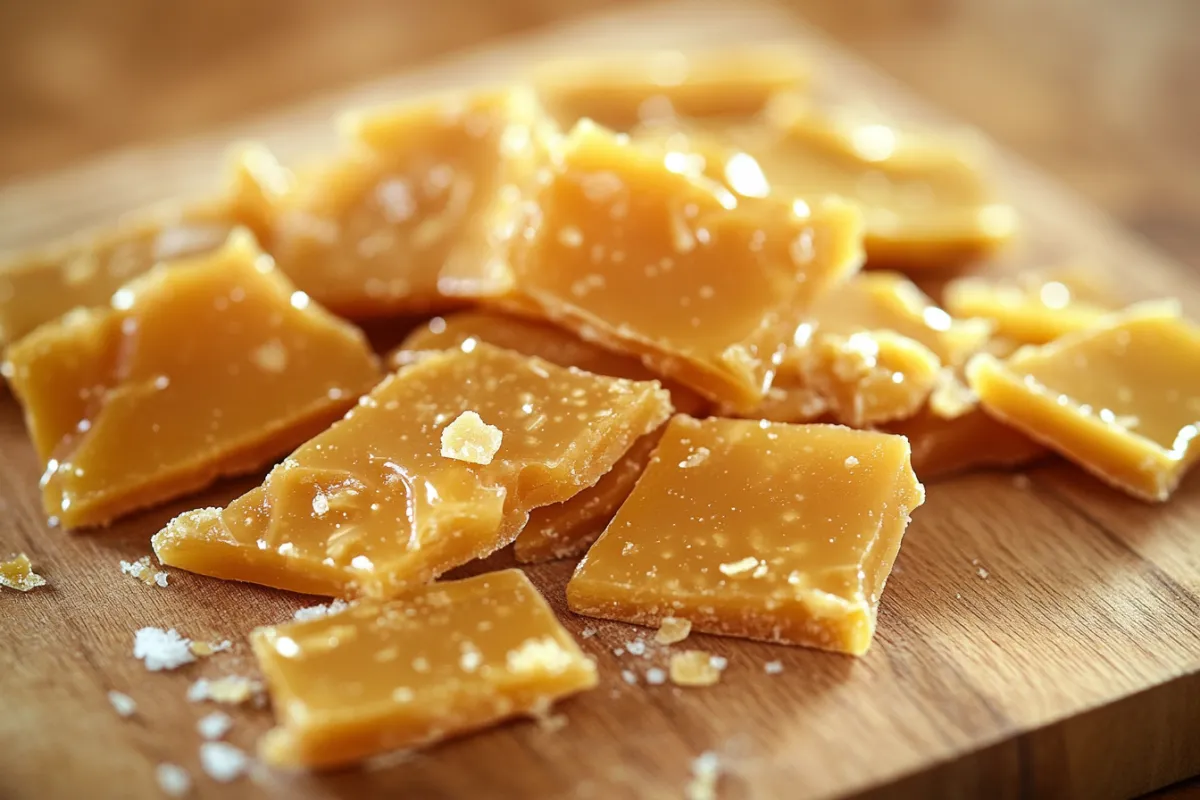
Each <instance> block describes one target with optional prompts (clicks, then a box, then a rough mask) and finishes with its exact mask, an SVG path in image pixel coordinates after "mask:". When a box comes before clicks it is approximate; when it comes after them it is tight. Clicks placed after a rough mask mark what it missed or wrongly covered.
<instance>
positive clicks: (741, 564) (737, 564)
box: [717, 556, 758, 575]
mask: <svg viewBox="0 0 1200 800" xmlns="http://www.w3.org/2000/svg"><path fill="white" fill-rule="evenodd" d="M757 566H758V559H757V558H755V557H754V556H746V557H745V558H743V559H742V560H741V561H732V562H730V563H728V564H721V565H720V566H718V567H717V569H719V570H721V572H722V573H723V574H725V575H737V574H738V573H741V572H747V571H749V570H752V569H754V568H755V567H757Z"/></svg>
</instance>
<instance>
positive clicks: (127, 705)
mask: <svg viewBox="0 0 1200 800" xmlns="http://www.w3.org/2000/svg"><path fill="white" fill-rule="evenodd" d="M108 702H110V703H112V707H113V708H114V709H116V711H117V713H118V714H119V715H121V716H122V717H132V716H133V713H134V712H135V711H137V703H136V702H134V699H133V698H132V697H130V696H129V695H127V694H125V693H124V692H118V691H116V690H113V691H111V692H109V693H108Z"/></svg>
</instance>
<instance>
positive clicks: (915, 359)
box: [750, 272, 991, 427]
mask: <svg viewBox="0 0 1200 800" xmlns="http://www.w3.org/2000/svg"><path fill="white" fill-rule="evenodd" d="M990 327H991V326H990V325H989V324H988V323H986V322H984V321H982V320H955V319H952V318H951V317H950V315H949V314H947V313H946V312H945V311H943V310H942V309H940V308H938V307H937V306H936V305H934V304H933V302H932V301H930V299H929V298H928V297H926V296H925V294H924V293H922V292H921V290H920V289H918V288H917V287H916V285H915V284H913V283H912V282H911V281H909V280H908V279H907V278H905V277H903V276H902V275H897V274H895V273H889V272H867V273H860V274H858V275H855V276H853V277H851V278H850V279H849V280H847V281H846V282H845V283H843V284H841V285H840V286H838V287H836V288H834V289H833V290H831V291H830V292H829V294H827V295H826V296H825V297H823V298H822V299H821V301H820V302H818V303H817V305H816V306H815V307H814V309H813V312H812V314H811V315H810V317H809V319H808V321H807V322H805V323H803V324H802V325H801V326H800V327H799V329H798V330H797V333H796V336H795V341H794V344H793V345H792V346H791V347H789V348H788V352H787V354H786V355H785V356H784V360H783V363H782V364H781V365H780V368H779V372H778V374H777V375H776V376H775V382H774V384H773V385H772V387H771V389H770V390H769V391H768V393H767V400H766V402H764V403H763V404H762V405H761V406H759V408H757V409H755V411H754V412H752V413H751V414H750V415H751V416H757V417H763V418H766V419H772V420H777V421H781V422H809V421H812V420H815V419H819V418H822V417H831V418H832V419H834V420H836V421H838V422H844V423H846V424H848V425H854V426H856V427H861V426H864V425H876V424H880V423H884V422H888V421H891V420H896V419H905V418H907V417H911V416H913V415H914V414H916V413H918V412H919V411H920V409H921V408H922V407H923V406H924V405H925V403H926V401H927V400H928V398H929V397H930V395H931V393H932V392H933V391H934V390H935V388H936V387H937V385H938V381H939V380H940V379H941V377H940V376H941V375H943V374H944V373H943V372H942V370H943V369H949V368H955V367H960V366H961V365H962V364H963V363H964V362H965V361H966V359H967V357H968V356H970V355H971V354H972V353H975V352H976V351H978V350H979V349H980V348H981V347H983V345H984V344H985V343H986V342H987V340H988V333H989V330H990Z"/></svg>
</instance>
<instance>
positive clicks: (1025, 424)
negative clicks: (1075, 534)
mask: <svg viewBox="0 0 1200 800" xmlns="http://www.w3.org/2000/svg"><path fill="white" fill-rule="evenodd" d="M967 379H968V381H969V382H970V385H971V388H972V389H973V390H975V392H976V393H977V394H978V395H979V399H980V402H981V403H982V404H983V407H984V408H985V409H987V411H988V412H989V413H991V414H992V415H994V416H995V417H996V418H998V419H1000V420H1002V421H1004V422H1006V423H1007V424H1009V425H1012V426H1013V427H1014V428H1017V429H1018V430H1021V431H1023V432H1025V433H1026V434H1028V435H1029V436H1030V437H1031V438H1033V439H1035V440H1037V441H1040V442H1042V443H1044V444H1046V445H1047V446H1048V447H1050V448H1052V449H1054V450H1056V451H1058V452H1059V453H1061V454H1062V455H1064V456H1066V457H1067V458H1069V459H1071V460H1072V461H1074V462H1075V463H1077V464H1079V465H1080V466H1081V467H1083V468H1084V469H1086V470H1088V471H1089V472H1091V473H1093V474H1094V475H1096V476H1097V477H1099V478H1100V479H1101V480H1104V481H1106V482H1108V483H1109V484H1111V485H1113V486H1116V487H1117V488H1119V489H1123V490H1124V491H1126V492H1128V493H1129V494H1132V495H1134V496H1135V497H1140V498H1142V499H1144V500H1151V501H1162V500H1166V499H1167V497H1169V496H1170V494H1171V492H1172V491H1174V489H1175V487H1176V486H1177V485H1178V484H1179V481H1180V479H1181V478H1182V477H1183V474H1184V473H1185V472H1186V471H1187V469H1188V467H1190V466H1191V465H1192V463H1193V462H1195V460H1196V458H1197V454H1198V453H1200V447H1197V446H1196V445H1195V444H1194V440H1195V439H1196V436H1197V432H1198V431H1200V330H1198V329H1197V328H1196V327H1195V326H1194V325H1192V324H1190V323H1188V322H1186V321H1184V320H1182V319H1180V318H1179V310H1178V307H1177V306H1176V305H1175V304H1173V303H1146V304H1142V305H1140V306H1133V307H1131V308H1129V309H1127V310H1125V311H1122V312H1119V313H1116V314H1113V315H1111V316H1109V317H1106V318H1105V319H1104V320H1103V321H1102V322H1101V323H1100V324H1099V325H1096V326H1094V327H1092V328H1088V329H1086V330H1083V331H1079V332H1077V333H1073V334H1068V335H1066V336H1063V337H1061V338H1059V339H1056V340H1055V341H1053V342H1051V343H1050V344H1047V345H1042V346H1040V347H1034V346H1028V347H1023V348H1021V349H1020V350H1018V351H1017V352H1016V353H1014V354H1013V355H1012V356H1010V357H1009V358H1007V359H1005V360H1004V361H1000V360H998V359H996V358H994V357H992V356H990V355H979V356H976V357H975V358H973V359H971V362H970V364H968V366H967Z"/></svg>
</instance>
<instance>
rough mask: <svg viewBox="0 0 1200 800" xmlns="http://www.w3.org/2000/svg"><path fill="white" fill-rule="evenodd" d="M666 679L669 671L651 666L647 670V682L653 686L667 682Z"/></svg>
mask: <svg viewBox="0 0 1200 800" xmlns="http://www.w3.org/2000/svg"><path fill="white" fill-rule="evenodd" d="M666 680H667V673H666V672H664V671H663V670H661V669H659V668H658V667H651V668H650V669H648V670H646V683H648V684H650V685H651V686H659V685H660V684H663V683H665V682H666Z"/></svg>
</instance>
